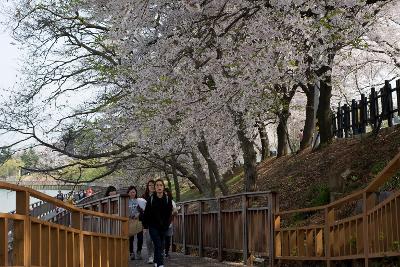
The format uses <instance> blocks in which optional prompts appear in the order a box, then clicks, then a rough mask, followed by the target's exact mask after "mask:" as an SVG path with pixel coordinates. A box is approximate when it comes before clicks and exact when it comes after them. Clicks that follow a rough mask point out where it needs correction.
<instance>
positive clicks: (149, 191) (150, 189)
mask: <svg viewBox="0 0 400 267" xmlns="http://www.w3.org/2000/svg"><path fill="white" fill-rule="evenodd" d="M153 193H154V180H149V181H148V182H147V184H146V191H145V192H144V194H143V196H142V198H144V199H145V200H146V201H147V202H149V201H150V197H151V196H152V195H153ZM146 205H147V204H146ZM141 219H142V223H143V234H144V239H145V241H146V247H147V256H148V257H149V258H148V260H147V263H153V262H154V244H153V240H151V237H150V232H149V227H148V226H147V225H146V223H145V222H143V218H141Z"/></svg>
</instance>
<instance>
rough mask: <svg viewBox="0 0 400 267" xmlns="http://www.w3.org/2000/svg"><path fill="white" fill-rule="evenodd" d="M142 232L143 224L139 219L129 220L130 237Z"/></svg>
mask: <svg viewBox="0 0 400 267" xmlns="http://www.w3.org/2000/svg"><path fill="white" fill-rule="evenodd" d="M141 231H143V225H142V222H141V221H139V220H138V219H129V230H128V234H129V236H133V235H136V234H137V233H140V232H141Z"/></svg>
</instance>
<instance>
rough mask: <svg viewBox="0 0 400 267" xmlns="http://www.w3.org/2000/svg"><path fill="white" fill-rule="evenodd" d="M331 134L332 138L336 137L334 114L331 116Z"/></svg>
mask: <svg viewBox="0 0 400 267" xmlns="http://www.w3.org/2000/svg"><path fill="white" fill-rule="evenodd" d="M332 133H333V137H335V136H337V133H338V132H337V126H336V116H335V114H333V116H332Z"/></svg>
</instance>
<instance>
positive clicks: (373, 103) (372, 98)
mask: <svg viewBox="0 0 400 267" xmlns="http://www.w3.org/2000/svg"><path fill="white" fill-rule="evenodd" d="M375 96H376V92H375V88H374V87H372V88H371V93H370V95H369V105H370V106H369V111H370V116H369V117H370V119H371V124H373V125H374V129H375V128H376V126H377V125H378V118H377V113H378V112H377V111H378V110H377V109H378V106H377V103H376V102H377V99H376V97H375Z"/></svg>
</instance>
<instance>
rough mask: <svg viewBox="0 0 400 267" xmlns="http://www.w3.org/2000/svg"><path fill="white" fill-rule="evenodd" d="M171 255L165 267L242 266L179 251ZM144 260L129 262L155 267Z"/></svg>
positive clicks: (136, 265) (139, 265) (137, 265)
mask: <svg viewBox="0 0 400 267" xmlns="http://www.w3.org/2000/svg"><path fill="white" fill-rule="evenodd" d="M170 255H171V256H170V257H169V258H167V259H165V260H164V266H165V267H227V266H242V264H230V263H229V264H228V263H223V262H218V261H217V260H214V259H209V258H199V257H194V256H187V255H182V254H178V253H171V254H170ZM144 259H146V260H147V258H146V257H144V258H143V260H134V261H130V262H129V267H153V266H154V265H153V264H147V263H146V262H147V261H145V260H144Z"/></svg>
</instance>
